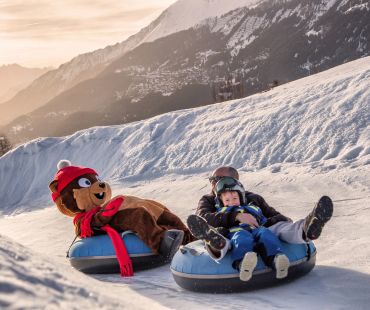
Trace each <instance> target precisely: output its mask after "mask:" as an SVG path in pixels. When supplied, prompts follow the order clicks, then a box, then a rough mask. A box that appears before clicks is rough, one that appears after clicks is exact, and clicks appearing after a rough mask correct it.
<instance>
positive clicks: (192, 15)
mask: <svg viewBox="0 0 370 310" xmlns="http://www.w3.org/2000/svg"><path fill="white" fill-rule="evenodd" d="M261 1H262V0H228V1H225V0H179V1H177V2H175V3H174V4H173V5H171V6H170V7H169V8H168V9H166V10H165V11H164V12H163V13H162V14H161V15H160V16H159V17H158V18H157V19H155V20H154V21H153V22H152V23H150V24H149V25H148V26H147V27H145V28H143V29H142V30H140V31H139V32H138V33H137V34H135V35H133V36H131V37H129V38H128V39H127V40H125V41H123V42H121V43H117V44H115V45H111V46H107V47H105V48H102V49H99V50H96V51H93V52H90V53H86V54H82V55H79V56H77V57H75V58H73V59H72V60H71V61H69V62H67V63H65V64H62V65H61V66H60V67H59V68H57V69H55V70H53V71H50V72H48V73H47V74H45V75H43V76H41V77H40V78H39V79H37V80H36V81H35V82H34V83H32V84H31V85H30V86H29V87H28V88H26V89H24V90H23V91H21V92H20V93H18V94H17V95H16V96H15V97H14V98H12V99H11V100H10V101H8V102H6V103H4V105H3V106H7V107H11V110H10V111H9V112H7V113H2V114H1V115H0V124H1V123H3V124H5V123H7V122H9V121H11V120H13V119H14V118H16V117H18V116H20V115H23V114H27V113H28V112H31V111H33V110H35V109H37V108H39V107H41V106H43V105H44V104H45V103H47V102H48V101H49V100H51V99H52V98H54V97H55V96H57V95H58V94H60V93H62V92H64V91H66V90H68V89H70V88H71V87H73V86H75V85H77V84H78V83H80V82H83V81H85V80H88V79H90V78H93V77H95V76H96V75H98V74H99V73H100V72H101V71H102V70H103V69H104V68H105V67H106V66H107V65H109V64H110V63H111V62H112V61H114V60H115V59H117V58H119V57H122V56H123V55H125V53H127V52H128V51H130V50H132V49H134V48H135V47H137V46H139V45H140V44H142V43H144V42H150V41H154V40H156V39H158V38H161V37H163V36H167V35H169V34H171V33H175V32H178V31H181V30H185V29H188V28H190V27H193V26H195V25H197V24H198V23H200V22H201V21H202V20H203V19H206V18H210V17H214V16H219V15H222V14H224V13H226V12H228V11H230V10H233V9H235V8H238V7H241V6H251V7H252V6H253V5H255V4H256V3H258V2H261ZM1 102H3V101H0V103H1ZM0 107H1V106H0Z"/></svg>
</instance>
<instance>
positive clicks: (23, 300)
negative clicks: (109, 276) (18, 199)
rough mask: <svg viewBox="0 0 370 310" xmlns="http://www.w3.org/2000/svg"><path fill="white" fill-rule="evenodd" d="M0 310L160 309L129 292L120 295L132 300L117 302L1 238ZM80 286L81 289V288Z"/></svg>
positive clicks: (91, 282)
mask: <svg viewBox="0 0 370 310" xmlns="http://www.w3.org/2000/svg"><path fill="white" fill-rule="evenodd" d="M0 244H1V245H0V266H1V277H0V279H1V287H0V308H1V309H81V308H82V309H83V308H86V309H114V308H116V309H117V308H119V307H120V308H122V307H124V308H126V307H127V309H133V308H135V309H148V307H153V306H154V307H155V308H156V309H161V308H164V307H161V306H159V305H156V303H155V302H153V301H152V300H149V299H147V298H145V297H143V296H140V295H139V294H137V293H135V292H133V291H132V290H130V288H128V287H127V288H126V289H122V288H121V289H120V293H121V294H123V293H124V294H130V295H131V297H132V298H127V300H125V301H124V300H119V299H117V298H116V297H115V294H118V292H114V289H110V291H111V294H109V290H105V291H104V294H102V290H103V289H104V286H106V285H104V283H102V282H98V281H96V280H94V279H88V278H86V277H84V276H82V275H81V273H79V272H77V271H74V270H71V269H70V268H68V267H66V266H58V265H57V263H56V262H55V261H53V259H50V258H46V257H43V256H41V255H39V254H37V253H35V252H33V251H30V250H29V249H27V248H24V247H23V246H21V245H19V244H17V243H15V242H14V241H12V240H10V239H8V238H6V237H4V236H1V235H0ZM82 283H83V286H81V284H82Z"/></svg>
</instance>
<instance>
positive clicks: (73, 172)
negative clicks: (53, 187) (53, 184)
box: [51, 160, 98, 202]
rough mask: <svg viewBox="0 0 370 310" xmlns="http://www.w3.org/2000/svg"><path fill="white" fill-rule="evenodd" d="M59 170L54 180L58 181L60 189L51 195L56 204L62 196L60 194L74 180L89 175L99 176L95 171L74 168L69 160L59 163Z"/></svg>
mask: <svg viewBox="0 0 370 310" xmlns="http://www.w3.org/2000/svg"><path fill="white" fill-rule="evenodd" d="M58 169H59V170H58V172H57V173H56V174H55V176H54V180H55V181H58V189H57V192H56V193H52V194H51V197H52V199H53V201H54V202H55V200H56V199H57V198H58V197H59V196H60V192H61V191H62V190H63V189H64V188H65V187H66V186H67V185H68V184H69V183H71V182H72V181H73V180H74V179H76V178H78V177H79V176H81V175H84V174H87V173H90V174H95V175H98V174H97V172H96V171H95V170H94V169H91V168H86V167H81V166H72V165H71V162H70V161H68V160H61V161H60V162H59V163H58Z"/></svg>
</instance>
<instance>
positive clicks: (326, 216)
mask: <svg viewBox="0 0 370 310" xmlns="http://www.w3.org/2000/svg"><path fill="white" fill-rule="evenodd" d="M333 209H334V208H333V202H332V200H331V199H330V198H329V197H328V196H323V197H321V198H320V200H319V202H318V203H317V206H316V208H315V210H314V216H313V217H312V220H311V222H310V223H309V225H308V229H307V233H306V234H307V237H308V238H309V239H310V240H315V239H317V238H318V237H319V236H320V234H321V231H322V229H323V227H324V225H325V224H326V223H327V222H328V221H329V220H330V219H331V217H332V215H333Z"/></svg>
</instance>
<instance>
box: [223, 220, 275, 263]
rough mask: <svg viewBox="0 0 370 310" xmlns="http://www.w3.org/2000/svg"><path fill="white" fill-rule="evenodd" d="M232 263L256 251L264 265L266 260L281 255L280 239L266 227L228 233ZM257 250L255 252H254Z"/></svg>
mask: <svg viewBox="0 0 370 310" xmlns="http://www.w3.org/2000/svg"><path fill="white" fill-rule="evenodd" d="M228 238H229V239H230V241H231V253H230V254H231V258H232V261H233V262H234V263H235V262H239V261H241V260H242V259H243V257H244V254H245V253H247V252H251V251H256V252H257V253H258V254H260V255H261V257H262V259H263V260H264V262H265V263H266V260H267V258H271V257H274V256H275V255H276V254H280V253H282V246H281V241H280V239H279V238H278V237H277V236H276V235H275V234H274V233H273V232H271V231H270V230H268V229H267V228H266V227H257V228H254V229H252V230H244V229H242V230H238V231H236V232H233V233H230V234H229V235H228ZM256 249H257V250H256Z"/></svg>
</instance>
